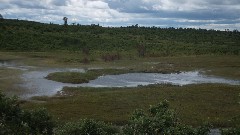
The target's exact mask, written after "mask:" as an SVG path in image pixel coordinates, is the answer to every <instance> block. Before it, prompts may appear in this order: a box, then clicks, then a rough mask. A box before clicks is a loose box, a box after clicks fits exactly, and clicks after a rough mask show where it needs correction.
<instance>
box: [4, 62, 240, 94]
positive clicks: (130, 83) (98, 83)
mask: <svg viewBox="0 0 240 135" xmlns="http://www.w3.org/2000/svg"><path fill="white" fill-rule="evenodd" d="M0 67H1V68H8V69H14V70H21V71H22V75H21V76H20V78H21V79H22V83H21V84H17V85H18V87H20V88H22V89H24V90H25V91H24V92H23V93H21V95H18V96H20V98H30V97H33V96H53V95H55V94H56V93H57V92H58V91H61V90H62V88H63V87H66V86H67V87H137V86H140V85H141V86H146V85H150V84H172V85H179V86H184V85H189V84H202V83H224V84H230V85H240V80H230V79H224V78H221V77H216V76H207V75H204V74H202V73H201V72H200V71H189V72H181V73H172V74H161V73H127V74H120V75H105V76H100V77H98V78H97V79H95V80H91V81H90V82H89V83H83V84H70V83H61V82H55V81H51V80H47V79H45V77H46V76H47V75H48V74H49V73H54V72H66V71H70V72H85V70H84V69H81V68H44V67H32V66H25V65H19V64H17V63H15V62H13V61H0Z"/></svg>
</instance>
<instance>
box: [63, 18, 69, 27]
mask: <svg viewBox="0 0 240 135" xmlns="http://www.w3.org/2000/svg"><path fill="white" fill-rule="evenodd" d="M67 20H68V18H67V17H63V21H64V25H65V26H67Z"/></svg>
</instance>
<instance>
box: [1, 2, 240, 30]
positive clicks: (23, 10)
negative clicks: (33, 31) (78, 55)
mask: <svg viewBox="0 0 240 135" xmlns="http://www.w3.org/2000/svg"><path fill="white" fill-rule="evenodd" d="M0 14H2V16H3V17H4V18H12V19H23V20H32V21H39V22H45V23H50V22H53V23H58V24H63V20H62V19H63V17H64V16H66V17H68V18H69V20H68V22H69V24H71V23H74V22H76V23H80V24H93V23H94V24H98V23H99V24H100V25H102V26H129V25H135V24H138V25H139V26H157V27H176V28H177V27H184V28H186V27H192V28H206V29H219V30H224V29H230V30H233V29H238V30H240V0H0Z"/></svg>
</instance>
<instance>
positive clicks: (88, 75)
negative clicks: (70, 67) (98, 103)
mask: <svg viewBox="0 0 240 135" xmlns="http://www.w3.org/2000/svg"><path fill="white" fill-rule="evenodd" d="M128 72H130V71H128V70H124V69H94V70H88V71H86V72H84V73H80V72H55V73H50V74H49V75H48V76H46V79H49V80H53V81H57V82H63V83H73V84H80V83H88V82H89V81H90V80H94V79H97V78H98V77H99V76H103V75H117V74H123V73H128Z"/></svg>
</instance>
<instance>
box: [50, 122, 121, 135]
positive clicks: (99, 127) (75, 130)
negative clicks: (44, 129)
mask: <svg viewBox="0 0 240 135" xmlns="http://www.w3.org/2000/svg"><path fill="white" fill-rule="evenodd" d="M117 132H118V131H117V129H116V128H114V127H112V126H111V125H108V124H105V123H104V122H97V121H94V120H91V119H83V120H80V121H79V122H75V123H73V122H70V123H66V124H65V125H63V126H62V127H59V128H57V129H56V131H55V134H57V135H113V134H116V133H117Z"/></svg>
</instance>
